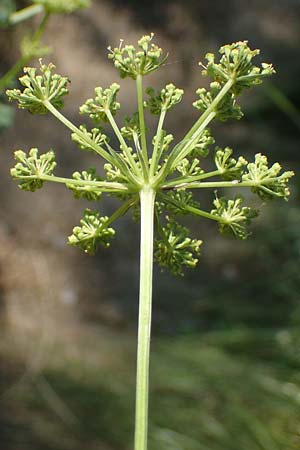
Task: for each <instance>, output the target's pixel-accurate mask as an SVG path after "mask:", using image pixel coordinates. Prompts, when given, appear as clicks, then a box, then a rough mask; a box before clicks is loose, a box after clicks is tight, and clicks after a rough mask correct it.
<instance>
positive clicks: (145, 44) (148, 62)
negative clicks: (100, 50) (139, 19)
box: [108, 33, 168, 80]
mask: <svg viewBox="0 0 300 450" xmlns="http://www.w3.org/2000/svg"><path fill="white" fill-rule="evenodd" d="M153 36H154V34H153V33H152V34H151V35H150V36H149V35H148V36H143V37H142V38H141V39H140V40H139V41H138V48H137V49H136V48H135V47H134V46H133V45H125V46H124V47H123V46H122V44H123V41H122V40H121V41H120V45H119V47H115V48H114V49H112V48H111V47H108V50H109V52H110V53H109V54H108V58H109V59H112V60H113V63H114V65H115V67H116V69H118V70H119V72H120V76H121V78H126V77H131V78H133V79H134V80H135V79H136V77H137V76H138V75H147V74H148V73H151V72H153V71H154V70H156V69H158V68H159V67H160V66H161V65H162V64H163V63H164V62H165V61H166V59H167V57H168V56H163V53H162V49H161V48H159V47H158V46H157V45H155V44H153V43H152V42H151V41H152V39H153Z"/></svg>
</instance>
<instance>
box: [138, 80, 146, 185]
mask: <svg viewBox="0 0 300 450" xmlns="http://www.w3.org/2000/svg"><path fill="white" fill-rule="evenodd" d="M136 87H137V99H138V110H139V123H140V130H141V141H142V158H143V160H144V166H145V167H146V168H147V172H148V151H147V140H146V126H145V117H144V101H143V77H142V75H137V77H136ZM144 177H145V179H146V181H148V180H147V178H148V173H145V174H144Z"/></svg>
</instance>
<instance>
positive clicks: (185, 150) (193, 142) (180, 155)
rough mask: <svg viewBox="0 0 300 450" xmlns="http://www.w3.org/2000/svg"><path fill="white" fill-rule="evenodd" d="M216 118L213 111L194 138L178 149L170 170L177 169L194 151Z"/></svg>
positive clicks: (173, 156) (195, 132)
mask: <svg viewBox="0 0 300 450" xmlns="http://www.w3.org/2000/svg"><path fill="white" fill-rule="evenodd" d="M215 116H216V113H215V111H211V112H210V114H208V115H207V116H206V118H205V120H203V122H201V124H200V125H199V127H198V128H197V130H196V131H194V133H193V134H192V136H191V137H190V138H189V139H188V140H187V141H185V144H184V145H183V147H182V148H180V149H178V150H180V151H176V153H175V152H174V155H171V157H170V161H171V162H170V169H172V168H174V167H176V166H177V164H178V163H179V162H180V161H182V160H183V158H185V157H186V156H187V155H188V154H189V153H190V151H191V150H192V149H193V147H194V146H195V145H196V144H197V142H198V140H199V139H200V137H201V134H202V131H203V130H205V128H206V127H207V125H208V124H209V123H210V122H211V121H212V120H213V119H214V118H215Z"/></svg>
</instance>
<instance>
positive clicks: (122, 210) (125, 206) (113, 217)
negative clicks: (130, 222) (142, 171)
mask: <svg viewBox="0 0 300 450" xmlns="http://www.w3.org/2000/svg"><path fill="white" fill-rule="evenodd" d="M137 200H138V196H135V197H133V198H130V199H129V200H128V201H127V202H126V203H124V204H123V205H122V206H120V208H118V209H117V210H116V211H115V212H114V213H113V214H112V215H111V216H110V217H109V219H108V220H107V222H105V225H106V226H107V225H110V224H111V223H113V222H114V221H115V220H117V219H118V218H119V217H121V216H124V214H126V213H127V211H129V209H130V208H131V207H132V206H133V205H134V204H135V203H136V202H137Z"/></svg>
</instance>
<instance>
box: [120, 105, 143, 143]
mask: <svg viewBox="0 0 300 450" xmlns="http://www.w3.org/2000/svg"><path fill="white" fill-rule="evenodd" d="M124 123H125V124H124V127H122V128H121V134H122V136H123V137H124V138H125V139H128V140H129V141H132V140H133V139H134V137H139V136H140V135H141V130H140V125H139V113H138V112H135V113H134V114H133V115H132V116H131V117H129V116H125V119H124Z"/></svg>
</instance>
